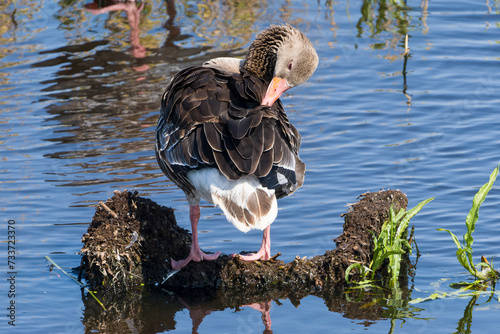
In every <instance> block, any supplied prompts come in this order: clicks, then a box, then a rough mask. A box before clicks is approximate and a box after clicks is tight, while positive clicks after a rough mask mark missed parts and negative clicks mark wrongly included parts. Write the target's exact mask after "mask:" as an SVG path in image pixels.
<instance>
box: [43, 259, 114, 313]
mask: <svg viewBox="0 0 500 334" xmlns="http://www.w3.org/2000/svg"><path fill="white" fill-rule="evenodd" d="M45 258H46V259H47V260H49V262H50V263H52V264H53V265H54V266H55V267H56V268H57V269H59V270H60V271H62V272H63V273H64V274H65V275H66V276H68V277H69V278H71V279H72V280H73V281H74V282H75V283H76V284H78V285H79V286H80V288H83V289H85V291H87V292H88V293H89V294H90V295H91V296H92V297H94V299H95V300H96V301H97V302H98V303H99V305H101V307H102V308H103V309H104V311H107V310H106V308H105V307H104V305H103V303H101V301H100V300H99V299H98V298H97V297H96V296H95V295H94V293H93V292H92V291H90V290H89V289H87V288H86V287H85V284H83V283H82V282H79V281H78V280H77V279H76V278H75V277H74V276H73V275H71V274H69V273H68V272H66V270H64V269H63V268H61V267H59V266H58V265H57V263H55V262H54V261H53V260H52V259H51V258H50V257H48V256H45Z"/></svg>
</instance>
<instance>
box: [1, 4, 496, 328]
mask: <svg viewBox="0 0 500 334" xmlns="http://www.w3.org/2000/svg"><path fill="white" fill-rule="evenodd" d="M87 1H88V2H90V0H87ZM4 2H5V4H4V3H2V5H0V9H1V14H0V22H1V24H0V152H1V153H0V171H1V178H0V200H1V202H0V203H1V204H0V212H1V220H0V223H1V229H0V230H1V231H2V232H1V233H2V234H1V236H0V240H2V241H3V242H2V243H1V244H0V246H1V247H0V248H1V253H0V254H1V255H0V257H1V260H0V268H1V270H2V279H1V282H2V284H0V296H1V297H0V304H1V307H0V309H2V310H4V311H2V312H0V314H1V317H0V328H1V329H2V331H4V330H5V331H8V332H13V330H15V332H19V333H28V332H30V333H33V332H40V333H42V332H44V333H48V332H50V333H74V332H76V333H81V332H84V331H85V332H103V333H105V332H108V331H107V330H106V328H105V327H103V324H100V325H99V324H97V323H95V322H92V323H90V322H88V321H86V320H85V319H86V316H85V315H86V314H87V313H89V312H90V313H91V312H95V311H92V310H89V309H85V305H84V303H83V301H82V294H81V291H80V289H79V288H78V286H77V285H76V284H75V283H74V282H73V281H71V280H70V279H69V278H68V277H67V276H66V275H64V274H63V273H62V272H61V271H59V270H51V266H50V264H49V263H48V262H47V260H46V259H45V256H50V257H51V258H52V259H53V260H54V261H55V262H56V263H57V264H58V265H59V266H61V267H62V268H63V269H65V270H67V271H71V269H72V268H74V267H77V266H78V265H79V264H80V256H79V255H78V252H79V250H80V248H81V246H82V244H81V242H80V240H81V237H82V235H83V233H85V232H86V230H87V226H88V224H89V223H90V221H91V218H92V216H93V214H94V211H95V205H96V204H97V203H98V202H99V201H102V200H106V199H107V198H109V197H111V196H112V193H113V191H114V190H116V189H120V190H122V189H129V190H137V191H139V193H140V194H141V195H142V196H145V197H148V198H151V199H152V200H154V201H156V202H158V203H160V204H163V205H167V206H171V207H173V208H174V209H175V210H176V217H177V221H178V222H179V224H180V225H181V226H183V227H186V228H188V227H189V220H188V205H187V202H186V201H185V198H184V194H183V193H182V191H180V190H179V189H177V188H176V187H175V186H174V185H173V184H172V183H171V182H170V181H168V180H167V179H166V178H165V177H164V176H163V174H162V173H161V172H160V170H159V168H158V166H157V163H156V160H155V158H154V151H153V147H154V129H155V125H156V119H157V115H158V107H159V102H160V97H161V94H162V92H163V89H164V87H165V86H166V85H167V83H168V82H169V80H170V78H171V76H172V75H173V74H175V73H176V72H177V71H178V70H180V69H182V68H185V67H187V66H190V65H195V64H200V63H202V62H203V61H204V60H206V59H209V58H213V57H217V56H242V55H244V53H245V48H246V47H248V45H249V43H250V42H251V41H252V39H253V37H254V36H255V34H256V33H257V32H259V31H260V30H262V29H264V28H266V27H267V26H268V25H269V24H270V23H281V22H288V23H290V24H293V25H294V26H296V27H298V28H299V29H300V30H302V31H303V32H304V33H305V34H306V35H307V36H308V37H309V38H310V39H311V41H312V42H313V44H314V46H315V48H316V50H317V52H318V54H319V57H320V64H319V67H318V69H317V71H316V73H315V74H314V75H313V77H311V79H310V80H309V81H308V82H307V83H305V84H303V85H301V86H299V87H297V88H294V89H293V90H290V91H288V92H287V93H286V94H285V96H284V97H283V98H282V102H283V104H284V106H285V109H286V110H287V111H288V114H289V118H290V119H291V121H292V122H293V123H294V124H295V125H296V126H297V128H298V129H299V130H300V132H301V134H302V138H303V142H302V147H301V158H302V160H304V161H305V162H306V164H307V173H306V182H305V184H304V186H303V187H302V188H301V189H300V190H299V191H297V192H296V193H294V194H293V195H292V196H290V197H288V198H286V199H283V200H281V201H280V203H279V205H280V211H279V215H278V218H277V220H276V221H275V223H274V224H273V227H272V245H271V247H272V252H273V253H276V252H277V251H280V252H281V253H283V255H282V257H281V258H282V260H284V261H290V260H292V259H293V258H294V257H295V256H296V255H300V256H308V257H311V256H314V255H318V254H323V253H324V252H325V251H326V250H328V249H331V248H333V247H334V244H333V242H332V239H333V238H335V237H337V236H338V235H339V234H340V233H341V231H342V223H343V220H342V218H341V217H340V214H341V213H343V212H345V211H346V210H347V207H346V205H347V203H353V202H355V201H356V198H357V197H358V196H359V195H360V194H361V193H363V192H366V191H377V190H379V189H381V188H384V189H388V188H391V189H400V190H402V191H403V192H405V193H406V194H407V196H408V198H409V206H410V207H413V206H415V205H416V204H417V203H418V202H420V201H422V200H424V199H426V198H429V197H436V199H435V200H434V201H432V202H431V203H429V204H428V205H427V206H426V207H425V208H424V209H423V210H422V211H421V212H420V213H419V214H418V215H417V216H416V217H415V218H414V219H413V220H412V224H414V225H415V227H416V232H415V234H416V239H417V242H418V246H419V249H420V251H421V252H422V256H421V257H420V258H419V260H418V265H417V269H416V275H415V277H414V278H413V279H412V280H411V282H410V288H411V289H412V291H413V292H412V295H411V298H418V297H426V296H428V295H430V294H431V293H434V292H450V291H452V290H451V289H450V288H449V286H448V284H449V283H451V282H459V281H464V280H468V279H470V278H471V277H470V275H468V273H467V272H465V271H464V269H463V268H462V267H461V266H460V265H459V264H458V262H457V261H456V258H455V250H456V247H455V245H454V243H453V242H452V240H451V238H450V237H449V235H448V234H447V233H445V232H438V231H436V228H438V227H442V228H448V229H451V230H452V231H454V232H455V234H457V235H458V236H459V237H461V236H462V235H463V233H464V232H465V224H464V221H465V217H466V216H467V213H468V211H469V209H470V206H471V202H472V198H473V196H474V194H475V192H476V191H477V190H478V189H479V187H480V186H481V185H482V184H484V183H485V182H487V180H488V176H489V174H490V173H491V171H492V170H493V169H494V168H495V167H496V166H497V164H498V163H499V162H500V156H499V155H500V153H499V152H500V137H499V135H498V133H499V131H500V117H498V106H499V105H500V98H499V96H500V79H499V78H498V75H497V72H498V69H499V66H500V62H499V60H500V55H499V43H500V37H499V36H500V34H499V32H500V30H499V28H500V15H499V14H500V9H499V7H500V2H499V1H492V0H490V1H486V2H482V3H472V2H468V1H455V2H453V4H450V3H449V2H448V1H443V0H440V1H439V0H436V1H431V2H427V1H425V0H424V1H408V2H407V6H406V7H403V6H400V7H397V6H396V5H395V3H400V2H399V1H386V2H383V3H384V4H385V7H384V6H381V7H380V6H379V5H377V4H376V3H375V4H374V1H368V0H366V1H349V2H344V1H338V2H331V1H318V2H313V1H310V2H307V1H282V0H278V1H272V2H269V3H268V2H267V1H258V0H253V1H246V2H236V1H224V2H218V1H188V0H184V1H176V2H175V13H174V11H173V10H172V7H170V8H167V7H168V6H167V3H166V2H163V1H160V0H148V1H145V8H144V9H143V10H142V12H141V14H140V23H139V25H138V26H136V29H132V28H131V27H134V22H132V21H131V20H130V18H131V17H132V16H130V17H127V15H126V14H125V12H124V11H116V12H112V13H102V14H94V13H91V12H89V11H85V10H83V5H84V4H85V3H86V2H85V1H82V0H74V1H59V2H56V1H53V0H45V1H33V0H18V1H12V0H7V1H4ZM401 3H403V2H402V1H401ZM170 4H172V2H170ZM368 4H372V6H371V9H370V7H369V6H367V5H368ZM363 5H364V7H363ZM362 8H364V9H363V10H362ZM381 8H382V9H383V8H386V9H387V10H386V11H385V12H384V11H383V10H381ZM381 12H384V13H385V14H383V15H380V13H381ZM362 13H365V15H364V16H363V14H362ZM405 33H408V34H409V47H410V49H411V51H410V52H411V57H410V58H409V59H408V61H407V64H406V72H405V73H403V66H404V57H403V56H402V53H403V45H404V43H403V41H404V34H405ZM403 74H405V75H403ZM405 85H406V86H405ZM499 201H500V192H499V188H498V186H496V187H494V188H493V189H492V190H491V192H490V194H489V195H488V197H487V199H486V201H485V203H484V204H483V206H482V207H481V211H480V220H479V223H478V225H477V226H476V231H475V233H474V252H475V253H474V255H475V260H476V261H477V262H479V256H480V255H483V254H484V255H486V256H488V258H491V257H492V256H493V257H495V256H497V255H498V254H499V253H500V248H499V245H500V223H499V218H500V206H499V205H498V203H499ZM205 204H206V203H205ZM8 220H14V221H15V231H16V240H17V241H16V245H15V247H16V258H15V268H14V269H15V271H16V273H17V274H16V284H15V289H16V296H15V297H14V298H9V297H8V296H7V295H8V290H9V286H8V285H7V284H6V279H7V278H8V277H10V276H9V275H8V274H7V272H8V271H12V269H11V270H9V268H7V266H6V263H7V256H8V254H7V242H6V241H7V239H8V230H7V228H8V227H7V225H8ZM200 230H201V233H200V241H201V247H202V248H204V249H207V250H213V251H215V250H219V251H222V252H223V253H233V252H239V251H240V250H251V249H257V248H258V246H259V245H260V238H261V233H260V232H249V233H247V234H242V233H240V232H239V231H237V230H236V229H234V228H233V227H232V226H231V225H230V224H229V223H228V222H227V221H226V220H225V219H224V217H223V216H222V215H221V212H220V210H219V209H216V208H213V207H210V206H208V205H206V206H204V207H203V208H202V221H201V223H200ZM85 298H86V297H85ZM470 298H471V297H463V298H448V299H440V300H435V301H430V302H426V303H422V304H417V305H415V307H416V308H411V307H408V306H406V307H402V308H400V311H401V314H400V315H399V316H390V315H389V314H386V315H385V316H384V317H381V318H379V319H366V318H355V317H352V316H350V315H349V314H348V313H346V312H344V311H340V310H332V311H330V310H329V309H328V308H327V306H326V305H325V302H324V301H323V300H322V299H320V298H317V297H313V296H310V297H306V298H304V299H303V300H301V302H300V306H298V307H296V306H294V305H293V304H292V303H291V301H290V300H280V301H270V304H271V311H270V317H271V320H272V330H273V331H274V332H276V333H291V332H295V333H302V332H310V333H312V332H336V333H343V332H359V331H368V332H373V333H386V332H389V331H390V330H391V318H393V319H395V320H392V323H393V325H394V326H395V327H394V328H395V330H396V331H397V332H399V333H401V332H409V333H419V332H440V333H442V332H446V333H450V332H454V331H456V328H457V326H459V321H460V319H461V318H462V317H463V316H464V310H465V309H466V307H467V305H468V303H469V301H470V300H471V299H470ZM495 298H498V295H496V296H495ZM11 300H14V301H15V303H16V307H17V308H16V320H15V324H16V326H15V327H12V326H10V325H8V323H7V321H8V318H7V317H6V316H5V315H4V314H5V313H6V307H8V305H9V304H8V303H10V302H11ZM486 301H487V296H481V297H480V298H479V299H478V300H477V304H478V305H477V306H475V307H474V309H473V322H472V323H471V326H472V327H471V329H472V332H474V333H480V332H488V331H489V330H490V328H491V326H492V325H493V324H495V323H496V317H497V313H498V308H499V307H500V304H499V303H498V300H497V299H493V300H492V301H489V302H487V303H486ZM172 303H174V304H175V303H177V304H179V303H180V302H179V301H176V302H172ZM193 303H194V305H196V301H194V302H193ZM177 304H175V305H177ZM172 305H173V304H172ZM172 305H170V304H169V303H168V302H165V300H164V299H161V298H160V299H159V301H155V299H154V298H150V299H149V300H148V301H146V302H145V306H144V307H145V308H150V309H154V310H155V312H152V313H151V314H143V316H140V317H139V318H140V319H141V321H142V324H141V325H139V324H137V323H135V322H134V319H132V318H130V319H125V320H123V319H122V321H126V323H127V325H128V328H129V329H130V331H131V332H134V329H138V330H139V331H140V332H163V331H175V332H179V333H185V332H189V333H190V332H191V331H192V329H193V321H192V317H195V313H196V312H195V309H196V308H193V304H191V305H190V307H188V306H186V305H184V304H182V303H180V304H179V305H181V306H179V307H174V306H172ZM200 308H201V309H202V310H204V313H206V314H207V315H206V316H205V317H204V318H203V319H202V322H201V323H200V324H199V328H198V332H200V333H259V332H263V331H264V324H263V322H262V320H261V313H260V312H258V311H256V310H254V309H252V308H250V307H248V306H245V307H241V308H240V309H239V310H235V309H223V310H221V309H218V308H215V307H214V308H211V306H206V307H205V308H203V307H201V306H200ZM127 321H128V322H127ZM135 321H136V322H137V318H135Z"/></svg>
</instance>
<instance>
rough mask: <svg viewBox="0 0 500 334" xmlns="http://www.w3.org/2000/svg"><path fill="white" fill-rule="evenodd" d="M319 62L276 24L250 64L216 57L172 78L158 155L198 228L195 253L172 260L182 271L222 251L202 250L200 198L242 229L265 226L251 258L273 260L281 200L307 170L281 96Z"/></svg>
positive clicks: (302, 41)
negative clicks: (272, 240) (259, 245)
mask: <svg viewBox="0 0 500 334" xmlns="http://www.w3.org/2000/svg"><path fill="white" fill-rule="evenodd" d="M317 62H318V58H317V55H316V52H315V51H314V49H313V47H312V45H311V43H310V42H309V40H308V39H307V37H305V36H304V35H303V34H302V33H301V32H299V31H298V30H296V29H294V28H292V27H291V26H288V25H283V26H272V27H271V28H269V29H267V30H265V31H264V32H262V33H260V34H259V35H258V36H257V38H256V40H255V41H254V42H253V43H252V45H251V46H250V49H249V52H248V55H247V58H246V60H245V61H244V62H242V61H240V60H238V59H233V58H216V59H213V60H211V61H209V62H207V63H205V64H204V66H198V67H190V68H187V69H184V70H182V71H180V72H179V73H178V74H177V75H175V77H174V78H173V79H172V81H171V83H170V84H169V86H168V87H167V89H166V91H165V93H164V94H163V97H162V103H161V112H160V117H159V120H158V125H157V133H156V156H157V160H158V163H159V165H160V167H161V169H162V170H163V172H164V173H165V174H166V175H167V176H168V177H169V178H170V180H171V181H173V182H174V183H175V184H177V185H178V186H179V187H180V188H181V189H182V190H183V191H184V192H185V194H186V197H187V199H188V201H189V204H190V213H191V225H192V229H193V244H192V249H191V253H190V256H189V257H188V258H187V259H186V260H183V261H179V262H176V261H172V267H173V268H174V269H179V268H182V267H183V266H184V265H186V264H187V263H188V262H189V261H190V260H194V261H200V260H203V259H205V260H207V259H208V260H211V259H215V258H216V257H217V256H218V254H219V253H217V254H215V255H208V254H204V253H203V252H202V251H201V250H200V249H199V246H198V241H197V233H196V229H197V222H198V218H199V201H200V197H202V198H205V199H206V200H208V201H209V202H212V203H215V204H217V205H219V206H220V207H221V208H222V210H223V211H224V213H225V214H226V217H227V218H228V220H230V221H231V222H232V223H233V224H234V225H235V226H236V227H237V228H238V229H240V230H242V231H244V232H246V231H248V230H250V229H252V228H259V229H263V230H264V238H263V244H262V248H261V251H259V253H257V255H255V256H247V257H246V258H245V257H243V259H247V260H253V259H256V258H263V259H268V258H269V254H268V253H269V252H270V250H269V249H268V248H269V247H270V240H267V239H269V225H270V224H271V223H272V221H273V220H274V218H275V217H276V215H277V204H276V199H277V198H281V197H284V196H287V195H289V194H291V193H292V192H294V191H295V190H296V189H297V188H299V187H300V186H301V185H302V183H303V180H304V171H305V165H304V164H303V163H302V161H300V159H299V156H298V151H299V146H300V134H299V133H298V131H297V129H296V128H295V127H294V126H293V125H292V124H291V123H290V122H289V121H288V118H287V116H286V114H285V111H284V109H283V106H282V104H281V102H280V101H279V100H278V98H279V96H280V95H281V94H282V93H283V92H284V91H285V90H287V89H289V88H291V87H293V86H296V85H298V84H300V83H302V82H304V81H305V80H307V79H308V78H309V77H310V76H311V75H312V73H313V72H314V70H315V68H316V66H317ZM263 248H265V249H263Z"/></svg>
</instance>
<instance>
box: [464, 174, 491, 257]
mask: <svg viewBox="0 0 500 334" xmlns="http://www.w3.org/2000/svg"><path fill="white" fill-rule="evenodd" d="M497 175H498V166H497V168H495V169H494V170H493V172H492V173H491V175H490V180H489V181H488V182H487V183H485V184H484V185H483V186H482V187H481V189H479V191H478V192H477V193H476V195H475V196H474V199H473V200H472V208H471V209H470V211H469V214H468V215H467V218H466V219H465V225H466V226H467V232H466V233H465V234H464V246H468V247H471V246H472V243H473V242H474V239H473V238H472V233H473V232H474V230H475V229H476V222H477V220H478V218H479V207H480V206H481V204H482V203H483V202H484V200H485V199H486V195H488V192H489V191H490V190H491V188H492V187H493V183H495V180H496V179H497Z"/></svg>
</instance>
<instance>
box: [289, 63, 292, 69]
mask: <svg viewBox="0 0 500 334" xmlns="http://www.w3.org/2000/svg"><path fill="white" fill-rule="evenodd" d="M288 69H289V70H290V71H291V70H292V63H288Z"/></svg>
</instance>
